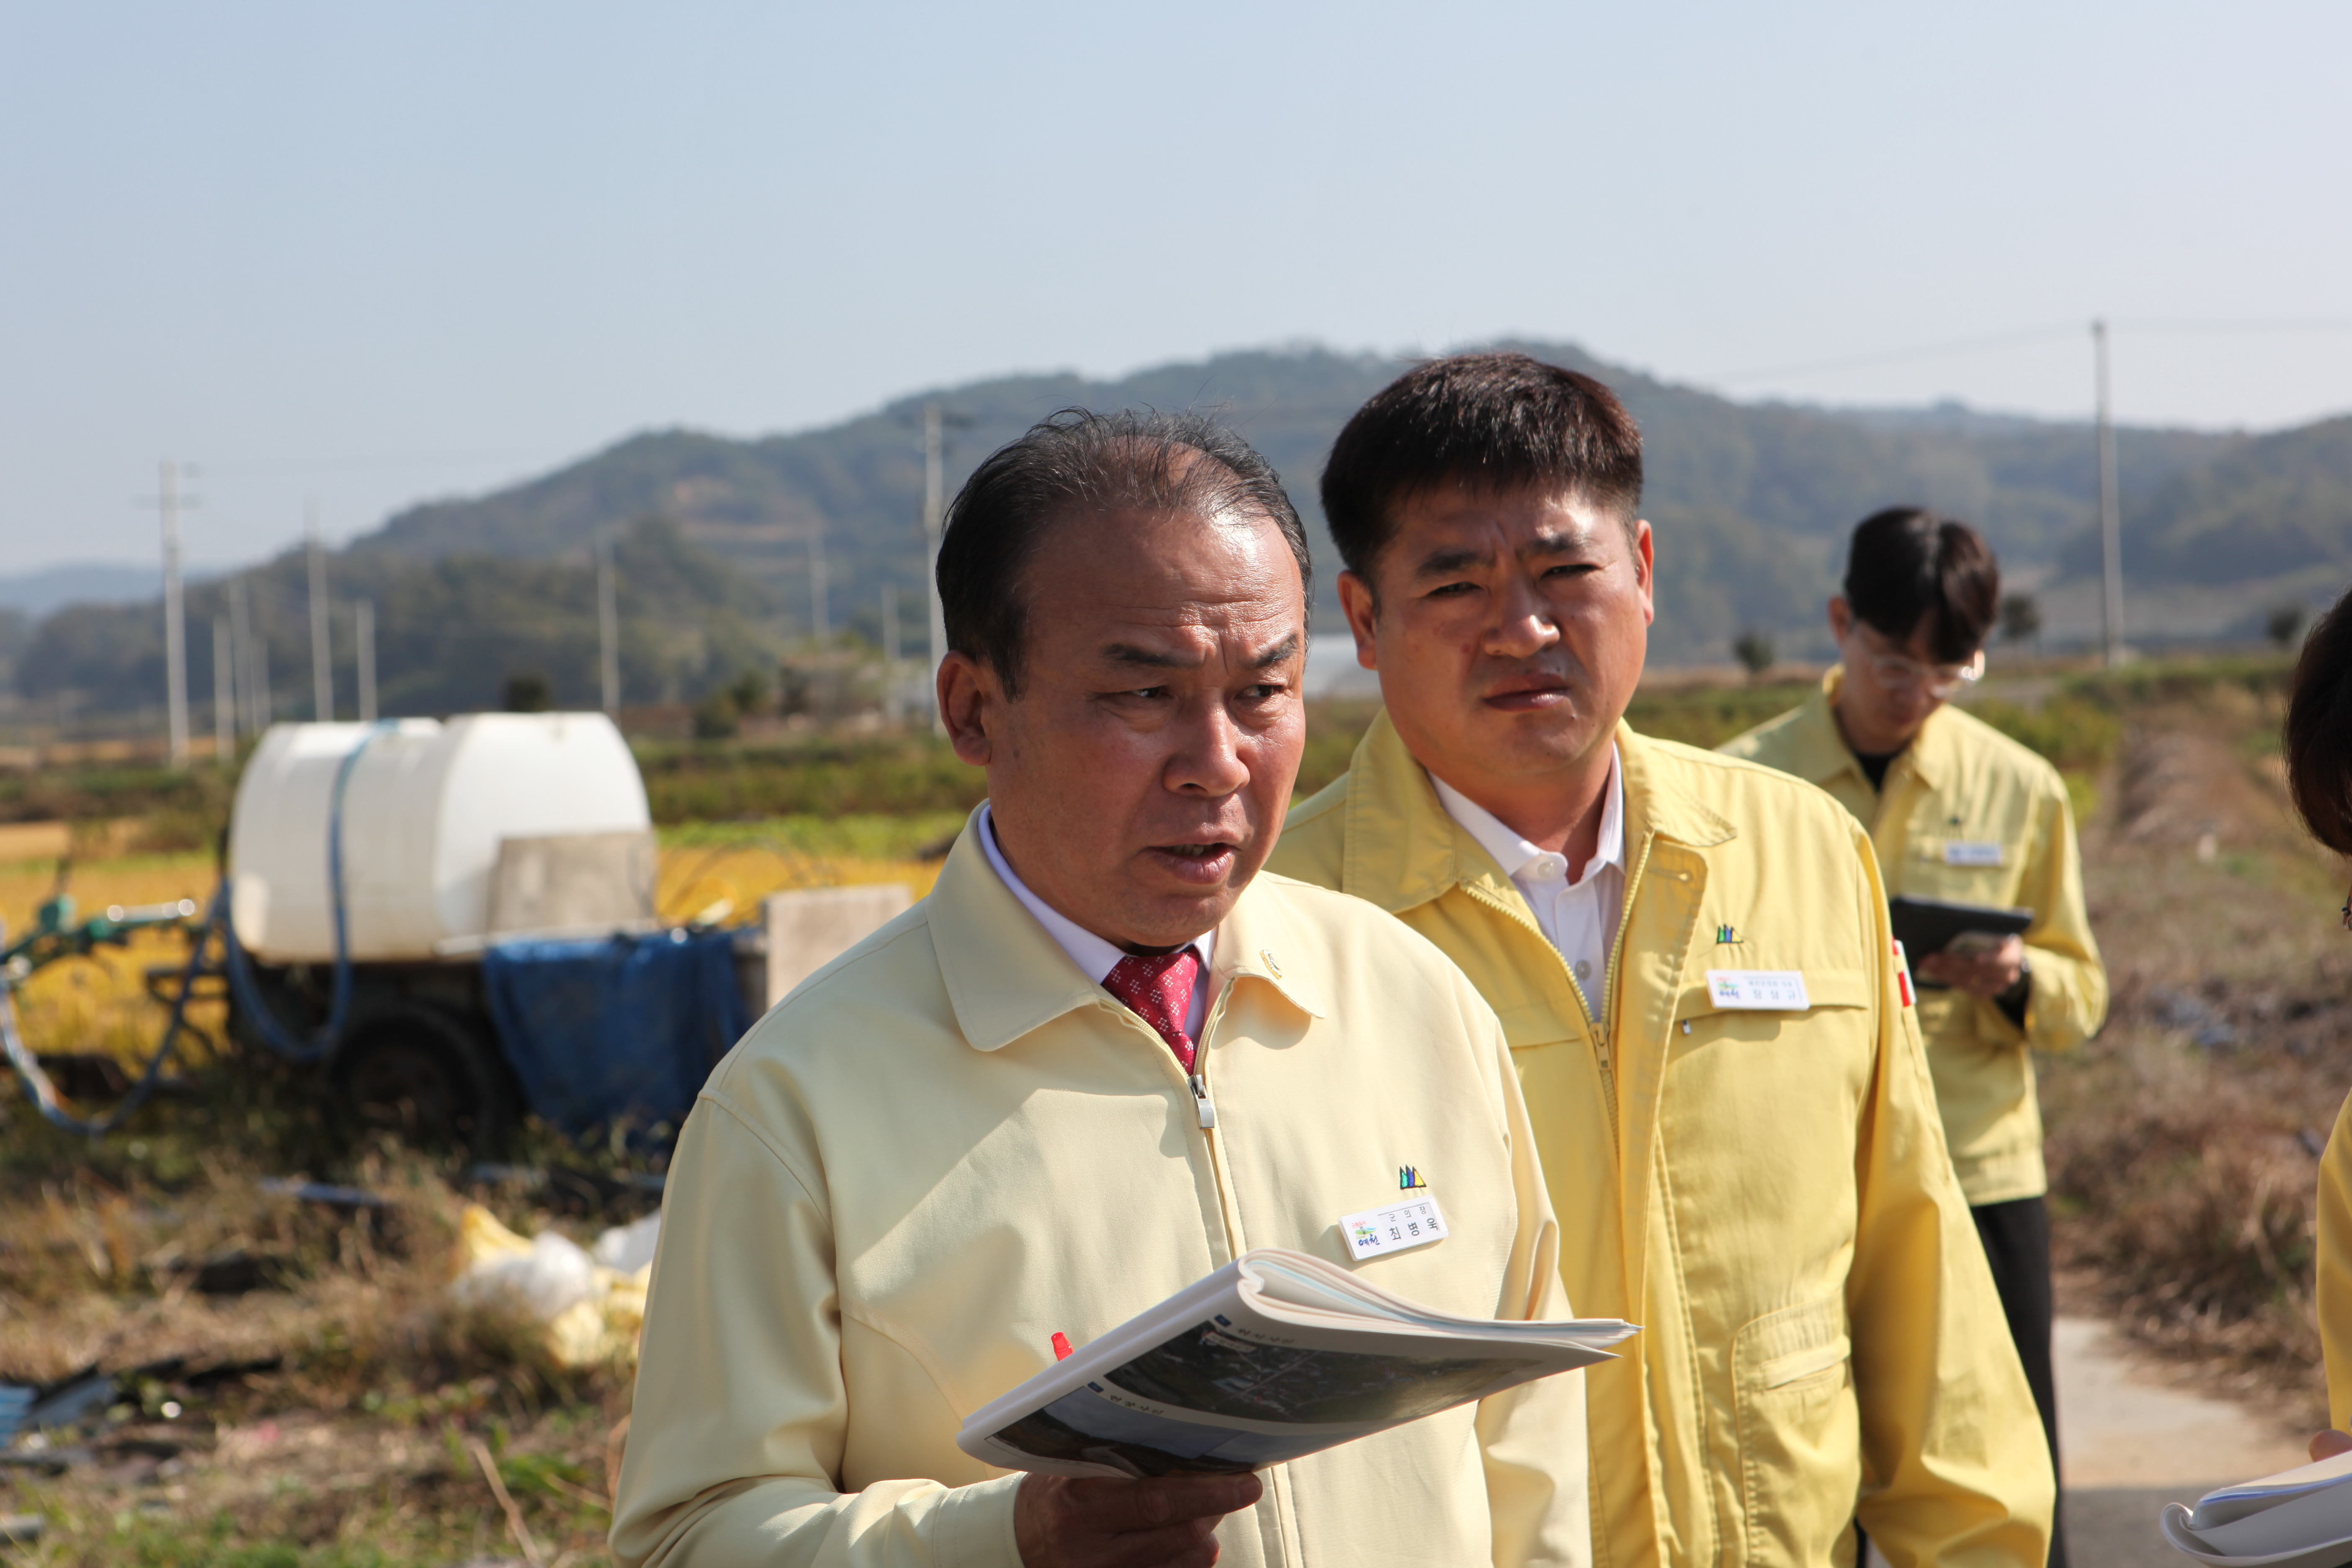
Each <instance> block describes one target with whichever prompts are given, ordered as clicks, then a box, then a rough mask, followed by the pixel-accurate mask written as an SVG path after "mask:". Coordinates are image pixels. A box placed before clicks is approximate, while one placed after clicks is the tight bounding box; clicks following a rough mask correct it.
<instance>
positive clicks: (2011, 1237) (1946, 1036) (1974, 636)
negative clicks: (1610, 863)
mask: <svg viewBox="0 0 2352 1568" xmlns="http://www.w3.org/2000/svg"><path fill="white" fill-rule="evenodd" d="M1999 605H2000V564H1999V563H1998V562H1996V561H1995V560H1994V558H1993V552H1992V550H1991V547H1990V546H1989V545H1987V544H1986V543H1985V542H1984V541H1983V539H1982V538H1981V537H1980V536H1979V534H1978V533H1977V531H1976V530H1974V529H1972V528H1970V527H1969V525H1968V524H1966V523H1964V522H1961V521H1958V519H1956V518H1948V517H1942V516H1939V515H1937V513H1934V512H1931V511H1927V510H1922V509H1920V508H1917V507H1890V508H1888V509H1886V510H1884V511H1879V512H1875V513H1873V514H1872V515H1871V516H1869V517H1867V518H1864V520H1863V521H1862V523H1861V524H1860V525H1859V526H1858V527H1856V528H1855V529H1854V531H1853V542H1852V543H1851V545H1850V546H1849V548H1848V553H1847V559H1846V575H1845V592H1844V593H1843V594H1841V595H1838V596H1837V597H1836V598H1833V599H1832V600H1831V601H1830V605H1829V618H1830V628H1831V630H1832V633H1833V634H1834V635H1835V636H1836V637H1837V639H1838V651H1839V653H1840V655H1841V657H1842V658H1843V663H1842V664H1840V665H1839V666H1838V667H1837V668H1833V669H1832V670H1831V671H1830V672H1829V673H1828V675H1826V676H1825V677H1823V678H1822V688H1821V689H1820V690H1819V691H1818V692H1816V693H1815V694H1814V695H1813V696H1812V697H1811V699H1809V700H1807V701H1806V702H1805V703H1803V704H1802V705H1801V706H1800V707H1797V708H1793V709H1791V710H1789V711H1788V712H1786V713H1783V714H1781V715H1780V717H1779V718H1777V719H1774V720H1772V721H1769V722H1768V723H1765V724H1762V725H1759V726H1758V727H1757V728H1756V729H1754V730H1751V731H1748V733H1747V734H1745V735H1742V736H1740V737H1738V739H1736V740H1733V741H1729V742H1726V743H1725V744H1724V746H1723V748H1722V749H1723V751H1724V753H1725V754H1726V755H1727V756H1734V757H1744V758H1746V759H1747V760H1748V761H1749V762H1754V763H1763V764H1764V765H1765V766H1766V767H1769V768H1778V769H1780V771H1781V772H1782V773H1794V774H1795V775H1796V776H1797V777H1799V778H1801V779H1804V780H1806V781H1808V782H1810V783H1812V784H1819V785H1820V786H1821V787H1822V789H1824V790H1827V791H1828V792H1829V793H1830V794H1831V795H1833V796H1835V797H1836V799H1837V802H1838V804H1839V805H1843V806H1844V807H1845V808H1846V809H1847V810H1848V811H1850V812H1852V813H1853V816H1854V819H1855V820H1856V821H1858V822H1860V823H1861V824H1862V825H1863V826H1864V827H1865V828H1866V829H1868V830H1869V833H1870V836H1871V840H1872V844H1873V847H1874V848H1876V850H1877V851H1878V864H1879V867H1880V868H1881V870H1882V872H1883V874H1884V875H1885V879H1886V885H1887V890H1888V892H1889V893H1892V894H1910V895H1912V896H1914V897H1917V898H1926V899H1939V900H1947V901H1950V902H1957V903H1964V904H1978V905H1987V906H1991V907H1995V908H2000V909H2009V908H2015V907H2019V906H2023V907H2025V908H2029V909H2031V910H2032V911H2033V919H2032V925H2031V926H2029V927H2028V928H2027V929H2026V931H2025V933H2024V935H2023V937H2022V938H2020V937H2017V936H2008V937H2000V938H1994V939H1991V940H1989V941H1981V942H1977V943H1976V944H1975V945H1974V946H1973V948H1972V949H1971V950H1969V951H1960V950H1959V948H1958V943H1955V944H1954V950H1953V951H1948V952H1935V953H1913V954H1910V955H1909V957H1910V960H1911V963H1912V965H1913V967H1914V968H1915V969H1916V971H1917V973H1918V975H1919V978H1920V979H1921V980H1923V981H1925V982H1927V984H1926V985H1924V986H1923V987H1922V988H1921V990H1920V994H1919V1030H1920V1034H1921V1035H1922V1037H1924V1038H1925V1039H1926V1041H1927V1068H1928V1070H1929V1072H1930V1073H1932V1074H1933V1075H1934V1077H1935V1080H1936V1102H1937V1107H1938V1110H1939V1111H1940V1113H1941V1115H1942V1117H1943V1120H1944V1141H1945V1142H1948V1143H1949V1144H1950V1145H1951V1147H1952V1164H1953V1168H1954V1170H1955V1171H1956V1172H1957V1173H1958V1175H1959V1178H1960V1191H1961V1192H1962V1193H1963V1194H1966V1195H1967V1197H1968V1200H1969V1212H1970V1214H1971V1215H1973V1216H1974V1218H1975V1220H1976V1226H1977V1234H1978V1236H1979V1237H1980V1238H1981V1239H1982V1241H1983V1242H1984V1248H1985V1258H1986V1259H1987V1261H1988V1262H1990V1264H1991V1266H1992V1271H1993V1281H1994V1283H1995V1284H1996V1285H1997V1286H1998V1287H1999V1289H2000V1301H2001V1308H2002V1310H2003V1312H2004V1313H2005V1314H2006V1316H2007V1317H2008V1320H2009V1328H2010V1333H2011V1337H2012V1338H2014V1339H2015V1340H2016V1342H2017V1353H2018V1356H2019V1358H2020V1360H2021V1362H2022V1363H2023V1364H2024V1367H2025V1378H2026V1382H2027V1383H2028V1384H2031V1385H2032V1389H2033V1401H2034V1404H2035V1405H2036V1406H2038V1407H2039V1408H2040V1410H2041V1412H2042V1432H2043V1436H2044V1437H2045V1438H2046V1440H2047V1441H2048V1443H2049V1445H2050V1451H2051V1453H2052V1455H2053V1457H2054V1456H2055V1455H2056V1453H2057V1451H2058V1405H2057V1384H2056V1377H2055V1373H2054V1370H2053V1365H2052V1361H2051V1350H2050V1332H2051V1326H2052V1321H2053V1310H2054V1303H2053V1297H2052V1292H2051V1283H2050V1218H2049V1213H2048V1210H2047V1208H2046V1206H2045V1205H2044V1203H2043V1199H2042V1194H2045V1193H2046V1192H2048V1191H2049V1189H2050V1178H2049V1175H2048V1173H2047V1172H2046V1171H2045V1169H2044V1167H2043V1165H2042V1110H2041V1103H2040V1101H2039V1100H2038V1099H2037V1097H2036V1094H2035V1090H2034V1079H2033V1062H2032V1058H2030V1057H2029V1056H2028V1055H2027V1054H2026V1053H2027V1051H2028V1049H2029V1048H2031V1049H2034V1050H2043V1051H2062V1050H2066V1049H2069V1048H2071V1047H2074V1046H2077V1045H2080V1044H2081V1043H2082V1042H2083V1041H2084V1039H2085V1038H2087V1037H2090V1036H2091V1035H2092V1034H2094V1033H2095V1032H2096V1031H2097V1029H2098V1027H2099V1026H2100V1024H2101V1023H2103V1022H2105V1018H2106V1013H2107V973H2106V970H2105V967H2104V966H2102V965H2101V963H2100V962H2099V948H2098V943H2097V942H2096V941H2095V940H2094V939H2093V937H2092V935H2091V919H2090V915H2089V913H2088V912H2087V911H2086V910H2084V905H2083V863H2082V857H2081V855H2080V853H2079V852H2078V851H2077V849H2076V847H2075V843H2074V808H2073V806H2072V805H2069V804H2068V801H2067V798H2066V785H2065V782H2064V781H2063V780H2062V779H2061V778H2060V777H2059V776H2058V770H2057V769H2055V768H2053V767H2052V766H2051V765H2050V764H2049V763H2047V762H2046V761H2044V760H2043V759H2042V758H2041V757H2039V756H2037V755H2035V754H2034V753H2033V752H2030V751H2028V750H2026V748H2025V747H2023V746H2021V745H2019V744H2018V743H2017V742H2014V741H2012V740H2011V739H2010V738H2009V737H2008V736H2006V735H2003V734H2002V733H2000V731H1997V730H1995V729H1993V728H1992V727H1991V726H1990V725H1989V724H1986V723H1984V722H1982V721H1979V720H1978V719H1976V718H1974V717H1972V716H1970V715H1969V714H1968V713H1966V712H1963V711H1960V710H1957V709H1954V708H1952V707H1950V706H1948V700H1949V699H1950V698H1951V697H1953V696H1954V695H1955V694H1957V693H1958V691H1959V690H1960V689H1962V688H1964V687H1966V686H1967V685H1968V684H1969V683H1970V682H1971V681H1973V680H1975V679H1977V677H1978V674H1979V672H1980V671H1981V670H1982V669H1983V668H1984V655H1983V645H1984V638H1985V635H1986V633H1988V632H1989V631H1990V630H1991V629H1992V623H1993V616H1994V612H1995V610H1996V609H1997V607H1998V606H1999ZM2050 1561H2051V1564H2052V1568H2065V1562H2066V1556H2065V1552H2064V1537H2063V1534H2062V1535H2061V1536H2060V1537H2059V1539H2058V1541H2057V1542H2056V1543H2055V1544H2054V1546H2053V1551H2052V1552H2051V1554H2050Z"/></svg>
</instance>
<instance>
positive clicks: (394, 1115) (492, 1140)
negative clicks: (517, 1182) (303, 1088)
mask: <svg viewBox="0 0 2352 1568" xmlns="http://www.w3.org/2000/svg"><path fill="white" fill-rule="evenodd" d="M328 1083H329V1089H330V1093H331V1096H332V1102H331V1105H332V1110H333V1111H334V1113H335V1115H336V1117H337V1119H338V1120H339V1121H341V1122H342V1123H343V1124H344V1126H345V1129H346V1131H348V1132H349V1133H350V1134H351V1135H352V1136H354V1137H359V1136H364V1135H365V1134H367V1133H370V1132H391V1133H394V1134H395V1135H397V1136H398V1137H399V1138H400V1139H401V1141H402V1142H405V1143H407V1144H408V1145H410V1146H411V1147H412V1148H416V1149H428V1150H443V1149H453V1148H454V1149H463V1150H466V1151H467V1152H471V1153H477V1154H480V1153H487V1152H491V1151H492V1150H494V1149H496V1148H497V1147H498V1145H499V1142H501V1141H502V1140H503V1139H504V1138H505V1137H506V1134H507V1132H508V1131H509V1127H510V1126H511V1123H512V1121H513V1111H512V1109H511V1107H510V1105H509V1095H508V1091H507V1085H506V1081H505V1078H504V1075H503V1073H502V1072H501V1071H500V1068H499V1063H498V1061H497V1060H496V1059H495V1058H493V1057H492V1055H491V1053H490V1051H489V1049H488V1047H487V1046H486V1045H485V1044H484V1042H482V1041H481V1040H480V1039H479V1038H478V1037H476V1036H475V1034H474V1033H473V1031H471V1030H469V1029H467V1028H466V1027H465V1026H463V1025H461V1024H459V1023H457V1021H456V1020H454V1019H451V1018H449V1017H446V1016H443V1015H441V1014H439V1013H437V1012H434V1011H431V1010H428V1009H425V1008H421V1007H416V1008H404V1009H403V1010H401V1011H400V1012H397V1013H393V1014H389V1015H382V1016H377V1017H375V1018H373V1019H370V1020H368V1021H367V1022H366V1023H364V1024H362V1026H360V1027H359V1029H358V1030H357V1031H356V1032H355V1033H354V1034H353V1035H352V1038H351V1040H350V1042H349V1043H348V1044H346V1045H345V1046H344V1047H343V1048H342V1049H341V1050H340V1051H338V1052H337V1053H336V1054H335V1059H334V1064H333V1066H332V1067H331V1068H330V1069H329V1072H328Z"/></svg>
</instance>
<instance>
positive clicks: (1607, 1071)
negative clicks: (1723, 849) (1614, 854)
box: [1455, 844, 1650, 1149]
mask: <svg viewBox="0 0 2352 1568" xmlns="http://www.w3.org/2000/svg"><path fill="white" fill-rule="evenodd" d="M1649 858H1650V850H1649V846H1648V845H1647V844H1644V845H1643V847H1642V860H1641V865H1647V864H1649ZM1640 874H1641V866H1636V867H1635V868H1634V875H1635V876H1637V877H1638V876H1639V875H1640ZM1455 885H1456V886H1458V887H1459V888H1460V889H1462V890H1463V891H1464V892H1465V893H1468V894H1469V895H1470V896H1471V897H1472V898H1473V899H1475V900H1479V901H1480V902H1483V903H1485V904H1487V905H1488V906H1490V907H1491V908H1493V909H1495V910H1498V911H1499V912H1501V913H1502V914H1504V915H1507V916H1508V917H1509V918H1510V919H1512V920H1515V921H1518V923H1519V924H1520V925H1522V926H1524V927H1526V928H1527V930H1528V932H1529V934H1531V935H1532V936H1534V938H1535V939H1536V941H1538V942H1541V943H1542V944H1543V950H1544V951H1545V952H1549V953H1550V954H1551V958H1552V962H1553V963H1557V964H1559V970H1560V973H1561V974H1562V975H1564V976H1565V977H1566V978H1567V980H1568V988H1569V989H1570V991H1572V992H1574V993H1575V994H1576V1007H1577V1015H1578V1017H1579V1019H1580V1021H1581V1022H1582V1024H1583V1025H1584V1032H1585V1035H1586V1037H1588V1038H1589V1039H1591V1042H1592V1054H1593V1060H1594V1063H1595V1065H1596V1066H1598V1067H1599V1068H1600V1069H1601V1100H1602V1102H1603V1103H1604V1104H1605V1105H1606V1106H1607V1107H1608V1110H1609V1146H1610V1147H1611V1148H1612V1149H1614V1148H1616V1147H1617V1145H1618V1144H1619V1142H1621V1136H1620V1134H1619V1132H1618V1130H1617V1073H1616V1069H1615V1068H1613V1067H1612V1065H1611V1060H1610V1052H1609V1033H1608V1026H1607V1022H1606V1020H1604V1019H1601V1018H1599V1017H1597V1016H1594V1014H1593V1011H1592V1002H1591V998H1590V997H1588V996H1586V995H1585V994H1584V985H1583V984H1582V983H1581V982H1580V981H1579V980H1578V979H1577V978H1576V971H1575V970H1574V969H1572V968H1570V966H1569V962H1568V960H1567V959H1566V958H1565V957H1563V956H1562V955H1561V953H1560V951H1559V949H1558V948H1556V947H1554V946H1552V944H1551V939H1550V938H1549V937H1547V936H1545V935H1544V933H1543V928H1542V927H1541V926H1539V925H1538V924H1536V922H1535V921H1534V919H1533V917H1531V916H1530V915H1528V913H1527V911H1526V910H1523V909H1522V908H1520V907H1519V906H1517V905H1515V904H1512V903H1510V902H1507V900H1502V899H1497V898H1496V897H1494V896H1493V895H1492V894H1489V893H1487V892H1486V891H1484V890H1483V889H1479V888H1477V887H1475V886H1473V885H1472V884H1471V883H1468V882H1461V883H1457V884H1455ZM1625 907H1626V908H1627V909H1631V908H1633V882H1632V881H1631V880H1629V881H1627V883H1626V884H1625ZM1624 943H1625V919H1624V916H1623V915H1622V914H1620V915H1619V916H1618V918H1617V943H1616V948H1617V951H1619V952H1622V950H1623V948H1624ZM1616 963H1617V961H1616V956H1615V953H1614V952H1612V954H1611V957H1610V961H1609V967H1608V968H1607V969H1605V970H1604V971H1603V972H1602V973H1601V984H1602V986H1603V988H1604V989H1603V992H1602V994H1603V996H1604V998H1605V997H1606V996H1607V994H1608V987H1609V984H1610V981H1611V980H1612V978H1613V977H1614V975H1615V973H1616Z"/></svg>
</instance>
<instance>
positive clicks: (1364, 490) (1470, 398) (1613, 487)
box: [1323, 353, 1642, 584]
mask: <svg viewBox="0 0 2352 1568" xmlns="http://www.w3.org/2000/svg"><path fill="white" fill-rule="evenodd" d="M1445 484H1459V485H1465V486H1467V487H1469V488H1471V489H1490V490H1516V489H1528V488H1531V487H1538V486H1540V487H1542V488H1543V489H1550V490H1567V491H1570V492H1572V493H1573V494H1575V495H1576V496H1577V497H1578V498H1579V499H1580V500H1583V501H1585V502H1586V503H1587V504H1589V505H1591V506H1594V507H1598V508H1600V509H1601V510H1603V511H1610V512H1614V513H1615V514H1616V515H1617V518H1618V521H1621V522H1622V523H1623V524H1624V525H1625V527H1626V528H1627V529H1628V530H1630V529H1632V527H1633V521H1634V513H1635V512H1636V511H1637V510H1639V508H1640V507H1641V504H1642V432H1641V428H1640V426H1636V425H1635V424H1634V423H1633V416H1632V415H1630V414H1628V413H1626V412H1625V405H1623V404H1622V403H1620V402H1618V401H1617V395H1616V394H1615V393H1613V392H1612V391H1610V390H1609V389H1608V388H1607V387H1606V386H1603V385H1602V384H1601V383H1599V382H1597V381H1595V380H1593V379H1592V378H1591V376H1589V375H1584V374H1580V373H1578V372H1576V371H1572V370H1562V369H1561V368H1560V367H1559V366H1558V365H1551V364H1546V363H1543V362H1542V361H1541V360H1538V359H1532V358H1530V357H1528V355H1526V354H1523V353H1475V354H1453V355H1450V356H1448V357H1447V358H1444V359H1434V360H1428V361H1425V362H1423V363H1421V364H1417V365H1415V366H1413V367H1412V369H1411V370H1409V371H1407V372H1405V373H1404V374H1402V375H1401V376H1399V377H1397V379H1396V380H1394V381H1392V382H1391V383H1389V384H1388V385H1386V386H1384V387H1382V388H1381V390H1380V391H1379V392H1376V393H1374V394H1373V395H1372V397H1371V400H1370V402H1368V403H1366V404H1365V405H1363V406H1362V407H1361V408H1359V409H1357V410H1356V413H1355V416H1354V417H1353V418H1351V419H1349V421H1348V423H1347V426H1346V427H1345V428H1344V429H1342V430H1341V431H1340V432H1339V439H1338V440H1337V441H1335V442H1333V443H1332V445H1331V458H1330V461H1328V463H1326V464H1324V466H1323V515H1324V516H1325V517H1326V518H1327V519H1328V521H1329V522H1330V525H1331V539H1332V542H1334V543H1336V544H1337V545H1339V558H1340V559H1341V560H1342V561H1344V562H1346V563H1348V567H1349V570H1350V571H1352V572H1354V573H1355V574H1357V575H1358V576H1360V577H1361V578H1363V579H1364V580H1365V581H1366V582H1367V583H1368V584H1369V583H1370V581H1371V576H1372V564H1373V563H1374V562H1375V561H1377V560H1378V559H1379V558H1380V553H1381V549H1382V548H1383V547H1385V546H1386V545H1387V543H1388V542H1389V540H1390V539H1391V537H1393V536H1394V534H1395V532H1396V526H1397V508H1398V507H1399V506H1401V505H1402V504H1403V503H1404V502H1406V501H1408V500H1412V498H1413V497H1414V496H1416V495H1419V494H1422V493H1423V492H1424V491H1428V490H1433V489H1436V488H1437V487H1438V486H1440V485H1445Z"/></svg>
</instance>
